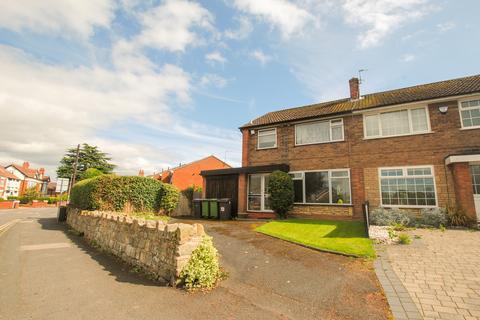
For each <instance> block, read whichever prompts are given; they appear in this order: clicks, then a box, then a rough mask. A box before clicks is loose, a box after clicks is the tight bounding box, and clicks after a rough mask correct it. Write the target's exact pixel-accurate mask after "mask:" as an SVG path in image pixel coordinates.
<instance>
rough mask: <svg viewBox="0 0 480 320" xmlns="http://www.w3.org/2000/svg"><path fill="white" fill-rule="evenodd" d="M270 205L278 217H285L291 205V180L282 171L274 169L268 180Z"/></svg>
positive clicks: (292, 195)
mask: <svg viewBox="0 0 480 320" xmlns="http://www.w3.org/2000/svg"><path fill="white" fill-rule="evenodd" d="M268 190H269V193H270V207H271V208H272V210H273V211H275V213H277V214H278V215H279V216H280V218H285V217H286V216H287V213H288V212H289V211H290V210H292V207H293V198H294V193H293V180H292V178H291V177H290V175H289V174H288V173H286V172H283V171H274V172H272V174H270V177H269V181H268Z"/></svg>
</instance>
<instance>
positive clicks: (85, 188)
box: [70, 175, 179, 213]
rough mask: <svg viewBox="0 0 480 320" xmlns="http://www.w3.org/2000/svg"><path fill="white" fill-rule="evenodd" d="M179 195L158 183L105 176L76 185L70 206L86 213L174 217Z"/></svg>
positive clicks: (143, 178)
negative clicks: (105, 212)
mask: <svg viewBox="0 0 480 320" xmlns="http://www.w3.org/2000/svg"><path fill="white" fill-rule="evenodd" d="M178 195H179V191H178V190H177V189H176V188H175V187H173V186H171V185H168V184H164V183H162V182H160V181H158V180H155V179H151V178H146V177H122V176H116V175H102V176H98V177H94V178H91V179H86V180H82V181H80V182H78V183H76V184H75V185H74V186H73V188H72V192H71V195H70V203H71V204H72V205H73V206H74V207H77V208H79V209H84V210H109V211H110V210H111V211H124V212H155V213H157V212H160V211H163V212H165V213H170V212H171V211H172V210H173V209H175V208H176V207H177V204H178Z"/></svg>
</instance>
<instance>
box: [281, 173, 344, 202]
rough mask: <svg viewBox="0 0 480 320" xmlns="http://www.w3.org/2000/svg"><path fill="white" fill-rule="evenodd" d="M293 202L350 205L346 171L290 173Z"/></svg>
mask: <svg viewBox="0 0 480 320" xmlns="http://www.w3.org/2000/svg"><path fill="white" fill-rule="evenodd" d="M290 176H291V177H292V179H293V189H294V202H295V203H305V204H350V203H351V196H350V194H351V192H350V172H349V170H348V169H339V170H319V171H305V172H303V171H302V172H291V173H290Z"/></svg>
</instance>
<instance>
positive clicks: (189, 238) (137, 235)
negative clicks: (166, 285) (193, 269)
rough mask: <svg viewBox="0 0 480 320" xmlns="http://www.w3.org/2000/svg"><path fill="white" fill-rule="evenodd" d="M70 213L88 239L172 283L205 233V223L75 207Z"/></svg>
mask: <svg viewBox="0 0 480 320" xmlns="http://www.w3.org/2000/svg"><path fill="white" fill-rule="evenodd" d="M67 212H68V215H67V223H68V225H70V227H72V228H73V229H74V230H76V231H78V232H82V233H83V234H84V237H85V238H86V239H87V240H89V241H91V242H94V243H95V244H96V245H98V246H99V247H100V248H101V249H102V250H105V251H107V252H109V253H111V254H113V255H115V256H117V257H119V258H121V259H122V260H123V261H125V262H127V263H129V264H131V265H134V266H139V267H141V268H142V269H143V270H144V271H145V272H147V273H148V274H151V275H153V276H155V277H157V278H161V279H163V280H165V281H169V282H170V283H172V284H173V283H175V281H176V279H177V278H178V276H179V274H180V272H181V271H182V269H183V267H184V266H185V265H186V264H187V263H188V261H189V259H190V256H191V254H192V252H193V250H195V249H196V248H197V247H198V245H199V244H200V242H201V240H202V238H203V236H204V235H205V232H204V230H203V226H202V225H201V224H193V225H189V224H183V223H173V224H166V223H164V222H162V221H154V220H143V219H133V218H131V217H129V216H125V215H119V214H117V213H113V212H102V211H82V210H79V209H75V208H71V207H70V208H68V211H67Z"/></svg>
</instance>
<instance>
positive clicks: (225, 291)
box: [0, 208, 390, 320]
mask: <svg viewBox="0 0 480 320" xmlns="http://www.w3.org/2000/svg"><path fill="white" fill-rule="evenodd" d="M55 217H56V209H53V208H50V209H18V210H2V211H0V225H2V226H3V225H5V224H7V223H10V222H12V221H16V222H15V223H13V224H12V225H11V226H9V228H7V230H3V231H1V230H0V288H1V290H0V319H2V320H3V319H49V320H50V319H90V318H94V319H388V318H389V316H390V313H389V309H388V305H387V302H386V299H385V297H384V295H383V293H382V291H381V289H380V284H379V283H378V280H377V278H376V276H375V273H374V271H373V266H372V262H371V261H364V260H361V259H355V258H348V257H343V256H337V255H333V254H328V253H321V252H317V251H313V250H309V249H307V248H303V247H300V246H296V245H294V244H291V243H288V242H285V241H281V240H278V239H274V238H271V237H268V236H265V235H261V234H257V233H255V232H253V231H252V230H253V228H254V227H255V223H252V222H206V223H205V229H206V231H207V233H208V234H209V235H211V236H213V238H214V242H215V245H216V247H217V248H218V249H219V252H220V254H221V265H222V266H223V267H224V269H225V270H226V271H227V272H228V274H229V276H228V278H227V279H226V280H224V281H222V282H221V283H220V284H219V286H218V287H217V288H215V289H214V290H213V291H211V292H207V293H204V292H196V293H188V292H186V291H184V290H182V289H174V288H171V287H166V286H162V285H160V284H158V283H155V282H152V281H150V280H148V279H147V278H145V277H143V276H142V275H140V274H137V273H134V272H132V269H131V268H130V267H129V266H127V265H125V264H123V263H121V262H120V261H118V260H117V259H115V258H114V257H112V256H110V255H107V254H105V253H102V252H100V251H98V250H96V249H93V248H91V247H89V246H88V245H87V244H86V243H85V241H84V240H83V238H81V237H78V236H75V235H73V234H72V233H69V232H68V231H67V227H66V226H65V225H61V224H58V223H57V222H56V219H55Z"/></svg>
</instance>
